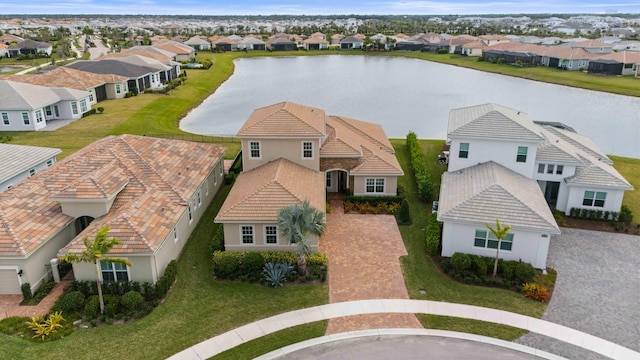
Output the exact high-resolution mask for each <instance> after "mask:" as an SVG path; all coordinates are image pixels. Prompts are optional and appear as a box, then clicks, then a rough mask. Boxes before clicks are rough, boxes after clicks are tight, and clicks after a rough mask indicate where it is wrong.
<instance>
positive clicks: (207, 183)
mask: <svg viewBox="0 0 640 360" xmlns="http://www.w3.org/2000/svg"><path fill="white" fill-rule="evenodd" d="M207 195H209V180H205V181H204V196H207Z"/></svg>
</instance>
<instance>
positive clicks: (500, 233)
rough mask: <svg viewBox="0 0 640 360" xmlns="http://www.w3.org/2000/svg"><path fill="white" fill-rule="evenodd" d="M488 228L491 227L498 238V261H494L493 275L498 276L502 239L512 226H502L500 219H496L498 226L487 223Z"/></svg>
mask: <svg viewBox="0 0 640 360" xmlns="http://www.w3.org/2000/svg"><path fill="white" fill-rule="evenodd" d="M487 229H489V230H490V231H491V232H492V233H493V236H495V237H496V239H498V247H497V248H496V261H495V262H494V263H493V277H496V273H497V272H498V256H499V255H500V243H501V242H502V239H504V238H505V237H506V236H507V234H509V230H511V226H509V225H507V226H502V225H500V220H498V219H496V227H495V228H493V227H491V225H487Z"/></svg>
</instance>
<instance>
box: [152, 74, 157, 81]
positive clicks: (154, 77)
mask: <svg viewBox="0 0 640 360" xmlns="http://www.w3.org/2000/svg"><path fill="white" fill-rule="evenodd" d="M151 82H156V75H155V74H151Z"/></svg>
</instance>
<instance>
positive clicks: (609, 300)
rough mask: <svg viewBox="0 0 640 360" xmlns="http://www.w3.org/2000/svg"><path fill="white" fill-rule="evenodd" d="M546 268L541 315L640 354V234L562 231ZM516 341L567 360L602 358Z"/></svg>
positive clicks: (538, 340) (545, 341)
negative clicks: (552, 274) (554, 273)
mask: <svg viewBox="0 0 640 360" xmlns="http://www.w3.org/2000/svg"><path fill="white" fill-rule="evenodd" d="M561 231H562V235H559V236H556V237H554V238H552V240H551V244H550V248H549V258H548V260H547V266H550V267H552V268H555V269H556V270H558V279H557V281H556V286H555V290H554V292H553V297H552V299H551V302H550V303H549V307H548V308H547V311H546V312H545V314H544V316H543V317H542V318H543V319H544V320H548V321H552V322H554V323H557V324H561V325H565V326H568V327H571V328H574V329H577V330H580V331H584V332H586V333H589V334H592V335H595V336H597V337H601V338H603V339H606V340H610V341H612V342H614V343H616V344H620V345H622V346H625V347H628V348H630V349H632V350H635V351H640V260H639V259H640V236H632V235H626V234H615V233H606V232H598V231H587V230H576V229H568V228H562V229H561ZM517 342H519V343H521V344H524V345H528V346H532V347H535V348H538V349H542V350H545V351H549V352H552V353H554V354H557V355H561V356H564V357H567V358H570V359H604V358H603V357H600V356H597V355H595V354H592V353H586V352H585V351H584V350H581V349H578V348H575V347H570V346H569V345H566V344H564V343H560V342H558V341H556V340H552V339H549V338H545V337H543V336H541V335H537V334H527V335H525V336H524V337H522V338H520V339H518V340H517Z"/></svg>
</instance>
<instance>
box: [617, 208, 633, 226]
mask: <svg viewBox="0 0 640 360" xmlns="http://www.w3.org/2000/svg"><path fill="white" fill-rule="evenodd" d="M618 221H619V222H621V223H623V224H627V225H628V224H631V222H632V221H633V212H631V209H629V207H628V206H627V205H622V207H621V208H620V214H618Z"/></svg>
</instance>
